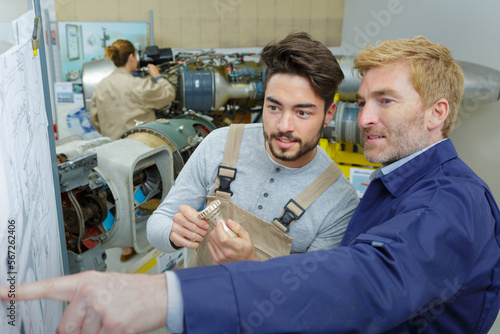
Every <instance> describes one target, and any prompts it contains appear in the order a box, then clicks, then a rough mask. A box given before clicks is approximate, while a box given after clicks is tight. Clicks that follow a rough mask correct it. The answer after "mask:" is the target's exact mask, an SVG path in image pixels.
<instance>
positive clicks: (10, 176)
mask: <svg viewBox="0 0 500 334" xmlns="http://www.w3.org/2000/svg"><path fill="white" fill-rule="evenodd" d="M33 18H34V14H33V11H30V12H28V13H26V14H25V15H23V16H22V17H21V18H20V19H18V20H17V21H16V22H14V26H15V27H17V30H15V31H18V40H17V41H18V44H17V45H16V46H14V47H12V48H10V49H9V50H7V51H6V52H5V53H3V54H1V55H0V152H1V154H0V195H1V196H0V198H1V200H0V285H2V286H4V285H7V286H11V283H14V284H23V283H28V282H34V281H37V280H41V279H45V278H49V277H56V276H61V275H62V274H63V268H62V260H61V259H62V257H61V242H60V238H59V232H58V219H57V205H56V201H55V191H54V183H53V182H54V180H53V174H52V161H51V155H50V146H49V145H50V142H49V138H48V128H47V126H48V121H47V115H46V111H45V104H44V94H43V86H42V75H41V69H40V58H39V57H36V56H34V55H33V48H32V45H31V31H32V29H33ZM29 26H30V27H31V29H30V28H29ZM10 290H11V292H10V293H12V294H15V288H14V286H13V285H12V286H11V288H10ZM1 308H2V310H3V311H2V312H0V333H54V332H55V329H56V327H57V324H58V322H59V320H60V318H61V315H62V311H63V304H62V303H61V302H52V301H44V300H43V301H31V302H16V303H14V304H13V303H11V302H2V305H1Z"/></svg>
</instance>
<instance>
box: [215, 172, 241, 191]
mask: <svg viewBox="0 0 500 334" xmlns="http://www.w3.org/2000/svg"><path fill="white" fill-rule="evenodd" d="M221 168H224V169H230V170H232V171H234V174H233V176H232V177H231V176H225V175H221V174H220V169H221ZM217 176H218V177H219V181H220V184H219V188H217V189H215V191H216V192H217V191H223V192H226V193H229V194H231V196H232V195H233V192H232V191H231V189H230V186H231V182H232V181H233V180H234V179H235V178H236V168H232V167H225V166H219V170H218V172H217Z"/></svg>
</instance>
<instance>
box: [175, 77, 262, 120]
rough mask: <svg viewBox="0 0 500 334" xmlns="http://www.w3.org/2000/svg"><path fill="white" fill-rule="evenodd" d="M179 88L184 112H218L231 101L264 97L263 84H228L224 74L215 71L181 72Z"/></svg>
mask: <svg viewBox="0 0 500 334" xmlns="http://www.w3.org/2000/svg"><path fill="white" fill-rule="evenodd" d="M250 70H253V69H250ZM242 73H244V74H245V75H247V74H250V75H251V74H252V73H251V72H250V73H249V72H242ZM179 88H180V90H179V92H180V94H181V95H180V96H179V100H180V103H181V108H182V110H183V111H185V110H190V109H191V110H196V111H201V112H204V113H207V112H213V111H215V110H218V109H219V108H220V107H222V106H223V105H224V104H226V103H227V101H228V100H229V99H244V100H245V99H248V100H262V98H263V96H264V91H263V89H262V82H255V81H249V82H248V83H240V82H228V81H227V80H226V79H225V78H224V77H223V76H222V74H220V73H219V72H218V71H216V70H213V69H211V70H205V71H188V70H183V71H181V74H180V81H179Z"/></svg>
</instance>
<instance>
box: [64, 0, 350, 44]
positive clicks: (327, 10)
mask: <svg viewBox="0 0 500 334" xmlns="http://www.w3.org/2000/svg"><path fill="white" fill-rule="evenodd" d="M55 5H56V14H57V20H58V21H149V10H150V9H151V10H153V16H154V39H155V40H154V41H155V44H157V45H158V46H160V47H171V48H178V49H190V48H194V49H198V48H235V47H254V46H264V45H266V44H267V43H269V42H270V41H271V40H273V39H281V38H283V37H285V36H286V35H287V34H288V33H289V32H290V31H308V32H310V33H311V34H312V35H314V36H315V37H316V39H318V40H320V41H322V42H323V43H325V44H326V45H329V46H338V45H340V36H341V32H342V15H343V13H344V0H211V1H206V0H141V1H138V0H106V1H102V0H86V1H80V0H55ZM148 40H149V39H148Z"/></svg>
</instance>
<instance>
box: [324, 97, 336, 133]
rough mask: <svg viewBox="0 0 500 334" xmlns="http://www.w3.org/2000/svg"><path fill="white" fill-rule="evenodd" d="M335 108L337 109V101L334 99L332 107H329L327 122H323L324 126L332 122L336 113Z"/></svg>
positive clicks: (326, 116)
mask: <svg viewBox="0 0 500 334" xmlns="http://www.w3.org/2000/svg"><path fill="white" fill-rule="evenodd" d="M335 109H337V103H335V101H333V102H332V104H331V105H330V108H328V110H327V111H326V115H325V122H324V124H323V127H326V126H327V125H328V124H330V122H331V120H332V118H333V115H334V114H335Z"/></svg>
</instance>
